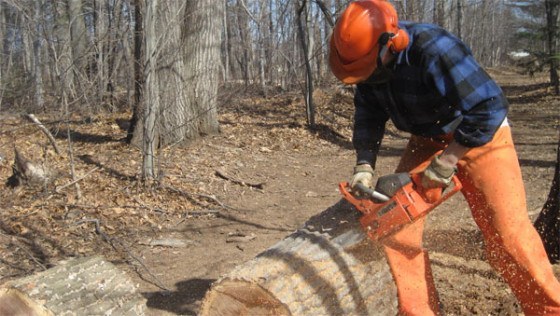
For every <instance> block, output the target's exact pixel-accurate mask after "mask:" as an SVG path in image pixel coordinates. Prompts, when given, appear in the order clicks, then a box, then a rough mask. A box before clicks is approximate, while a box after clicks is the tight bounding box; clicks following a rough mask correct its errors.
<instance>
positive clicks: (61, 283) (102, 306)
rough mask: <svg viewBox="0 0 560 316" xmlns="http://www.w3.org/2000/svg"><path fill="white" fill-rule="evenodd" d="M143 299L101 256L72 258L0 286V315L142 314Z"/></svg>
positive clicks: (121, 273) (119, 271) (120, 273)
mask: <svg viewBox="0 0 560 316" xmlns="http://www.w3.org/2000/svg"><path fill="white" fill-rule="evenodd" d="M145 306H146V300H145V299H144V298H143V297H142V296H141V295H140V294H139V293H137V287H136V285H135V284H134V283H133V282H132V281H131V280H130V279H129V278H128V276H127V275H126V274H125V273H124V272H123V271H121V270H119V269H117V268H116V267H115V266H114V265H113V264H111V263H109V262H107V261H105V260H103V259H102V258H101V257H98V256H96V257H88V258H80V259H73V260H70V261H67V262H65V263H63V264H61V265H59V266H56V267H54V268H51V269H49V270H46V271H43V272H40V273H37V274H34V275H30V276H28V277H25V278H22V279H17V280H14V281H11V282H9V283H6V284H4V285H3V286H2V287H1V288H0V315H32V316H33V315H40V316H46V315H49V316H50V315H130V316H136V315H143V314H144V312H145Z"/></svg>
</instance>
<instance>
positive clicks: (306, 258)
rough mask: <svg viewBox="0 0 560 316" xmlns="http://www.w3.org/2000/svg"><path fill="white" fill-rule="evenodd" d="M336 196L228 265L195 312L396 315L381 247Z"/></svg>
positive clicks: (355, 212) (395, 298)
mask: <svg viewBox="0 0 560 316" xmlns="http://www.w3.org/2000/svg"><path fill="white" fill-rule="evenodd" d="M358 216H359V213H358V212H357V211H356V210H355V209H354V208H352V207H351V206H350V205H349V204H348V203H346V202H345V201H343V200H341V201H340V202H339V203H337V204H335V205H334V206H332V207H331V208H329V209H327V210H326V211H324V212H322V213H321V214H319V215H317V216H315V217H313V218H311V219H310V220H309V221H308V222H307V223H306V224H305V225H304V227H303V228H301V229H299V230H297V231H296V232H295V233H293V234H291V235H290V236H288V237H287V238H285V239H284V240H282V241H280V242H278V243H277V244H276V245H274V246H272V247H271V248H269V249H268V250H266V251H264V252H262V253H261V254H259V255H258V256H257V257H255V258H254V259H253V260H250V261H248V262H246V263H245V264H242V265H240V266H238V267H237V268H235V269H234V270H233V271H232V272H231V273H229V274H227V275H226V276H224V277H223V278H221V279H220V280H218V281H217V282H216V283H215V284H214V285H213V287H212V289H211V290H210V291H209V292H208V293H207V295H206V297H205V299H204V302H203V305H202V308H201V313H200V315H202V316H208V315H395V314H396V313H397V293H396V287H395V285H394V282H393V279H392V276H391V273H390V271H389V267H388V265H387V263H386V260H385V257H384V255H383V252H382V250H381V249H380V248H379V247H378V246H377V245H375V244H373V243H370V242H369V240H368V239H366V238H365V235H364V234H363V232H362V230H361V227H359V222H358Z"/></svg>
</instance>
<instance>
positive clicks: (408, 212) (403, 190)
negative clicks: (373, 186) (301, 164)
mask: <svg viewBox="0 0 560 316" xmlns="http://www.w3.org/2000/svg"><path fill="white" fill-rule="evenodd" d="M420 176H421V175H420V174H411V175H410V178H411V181H410V182H408V183H406V184H404V185H403V186H402V187H400V188H398V189H397V190H396V191H395V193H394V195H393V196H391V197H389V198H390V199H389V200H388V201H385V202H376V201H375V200H374V199H373V198H370V197H366V198H358V197H356V196H355V195H353V194H352V193H351V191H350V186H349V184H348V182H341V183H340V184H339V189H340V192H341V193H342V195H343V197H344V199H346V200H347V201H348V202H350V203H351V204H352V205H354V206H355V207H356V208H357V209H358V210H359V211H360V212H362V213H363V216H362V217H361V218H360V223H361V225H362V228H363V229H364V230H365V232H366V234H367V235H368V237H369V238H370V239H372V240H374V241H377V240H381V239H383V238H385V237H387V236H389V235H391V234H394V233H395V232H397V231H399V230H400V229H402V228H403V227H404V226H406V225H409V224H411V223H413V222H415V221H416V220H418V219H419V218H422V217H424V216H426V215H427V214H428V213H429V212H430V211H432V210H433V209H434V208H436V207H437V206H438V205H440V204H441V203H442V202H443V201H445V200H447V199H449V198H450V197H451V196H452V195H453V194H455V193H457V192H458V191H460V190H461V188H462V185H461V182H460V181H459V179H458V178H457V176H453V184H452V185H451V186H450V187H449V188H447V189H446V190H445V191H443V190H442V189H441V188H436V189H429V190H426V189H424V188H423V187H422V186H421V185H420V183H421V181H420Z"/></svg>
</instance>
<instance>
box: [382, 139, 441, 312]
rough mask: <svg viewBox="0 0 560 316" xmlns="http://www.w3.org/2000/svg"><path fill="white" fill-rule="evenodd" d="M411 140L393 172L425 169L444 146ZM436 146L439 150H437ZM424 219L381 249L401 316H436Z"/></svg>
mask: <svg viewBox="0 0 560 316" xmlns="http://www.w3.org/2000/svg"><path fill="white" fill-rule="evenodd" d="M417 140H419V138H416V137H412V138H411V140H410V142H409V144H408V146H407V148H406V150H405V152H404V154H403V156H402V158H401V161H400V163H399V166H398V167H397V170H396V172H404V171H410V170H412V169H413V168H414V167H417V166H418V165H420V164H421V163H423V164H422V167H420V168H425V167H426V166H427V164H428V163H429V161H430V157H431V156H433V155H434V153H435V152H436V151H437V150H438V149H441V148H443V144H441V143H439V144H435V143H434V144H435V145H436V146H434V147H426V146H417V145H422V144H421V143H418V142H417ZM438 145H439V147H441V148H437V147H438ZM423 229H424V219H420V220H418V221H416V222H415V223H413V224H411V225H409V226H407V227H405V228H404V229H402V230H401V231H399V232H397V233H396V234H394V235H392V236H390V237H388V238H386V239H385V240H384V241H383V246H384V247H383V248H384V251H385V255H386V257H387V261H388V263H389V267H390V268H391V273H392V274H393V279H394V280H395V283H396V285H397V293H398V300H399V314H400V315H439V301H438V296H437V291H436V288H435V285H434V280H433V277H432V272H431V269H430V262H429V259H428V253H427V252H426V250H424V249H423V248H422V233H423Z"/></svg>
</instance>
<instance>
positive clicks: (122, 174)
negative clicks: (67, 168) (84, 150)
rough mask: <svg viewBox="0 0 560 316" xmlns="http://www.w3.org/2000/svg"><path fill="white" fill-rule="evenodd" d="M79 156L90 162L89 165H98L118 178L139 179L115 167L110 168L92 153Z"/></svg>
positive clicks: (87, 162) (85, 161)
mask: <svg viewBox="0 0 560 316" xmlns="http://www.w3.org/2000/svg"><path fill="white" fill-rule="evenodd" d="M78 158H79V159H80V160H81V161H83V162H84V163H86V164H88V165H92V166H96V167H98V168H100V169H102V170H105V171H106V172H107V173H109V174H110V175H111V176H112V177H115V178H117V179H122V180H127V181H134V180H137V178H136V176H129V175H126V174H124V173H122V172H120V171H118V170H115V169H113V168H109V167H107V166H105V165H103V164H102V163H100V162H99V161H96V160H94V159H93V157H92V156H91V155H80V156H78Z"/></svg>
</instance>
